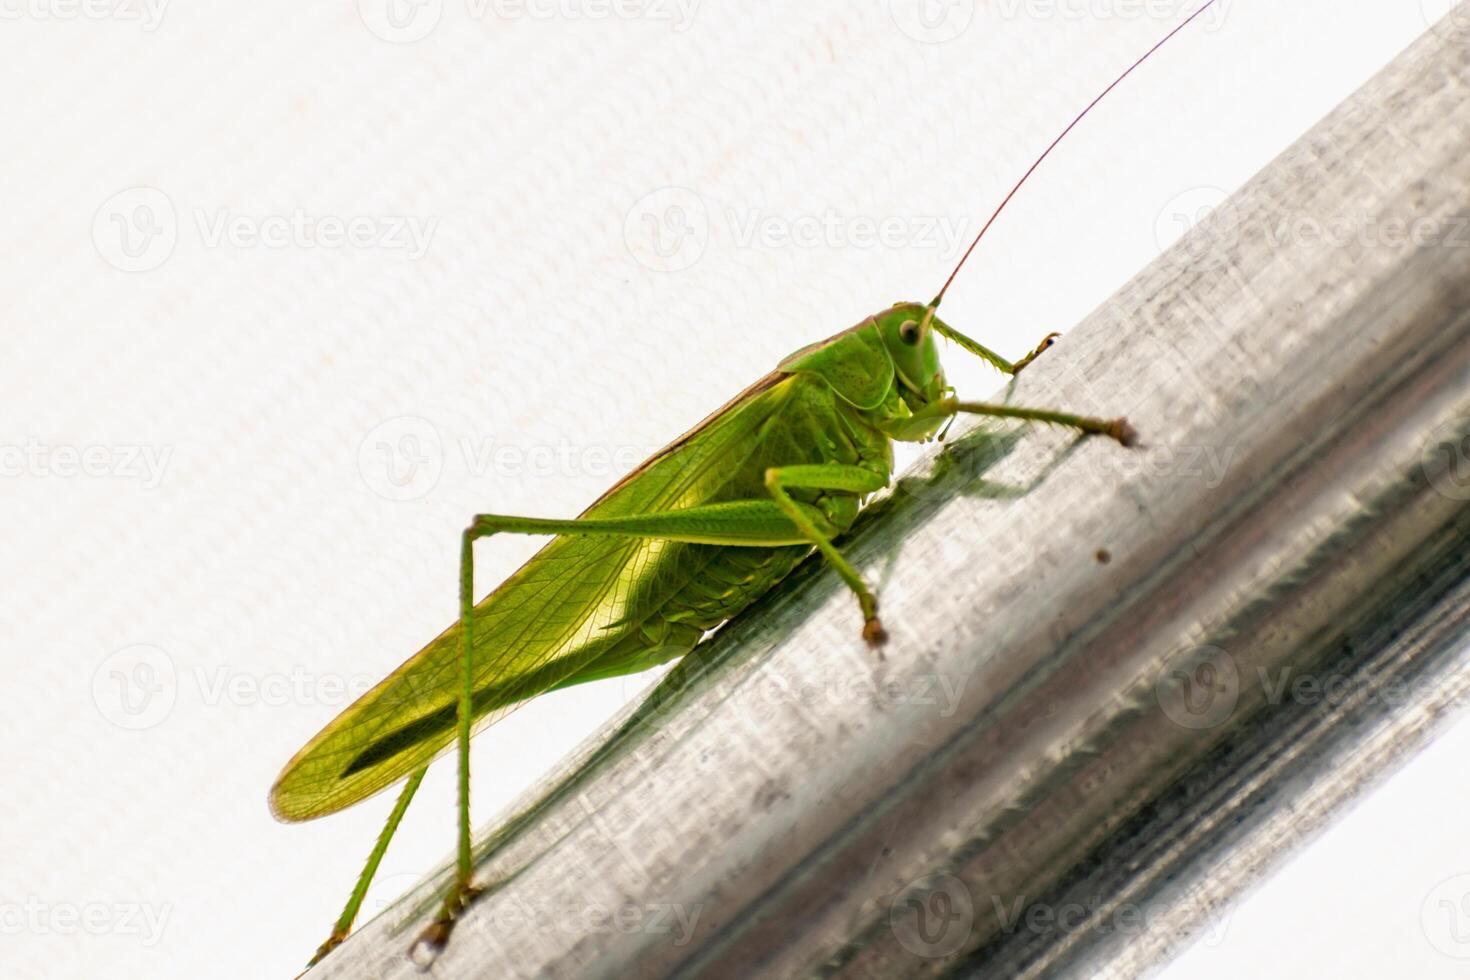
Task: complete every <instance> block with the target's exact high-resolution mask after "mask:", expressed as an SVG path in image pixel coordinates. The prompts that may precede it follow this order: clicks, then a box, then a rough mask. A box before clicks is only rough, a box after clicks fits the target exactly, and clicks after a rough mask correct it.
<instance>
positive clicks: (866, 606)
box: [766, 463, 888, 646]
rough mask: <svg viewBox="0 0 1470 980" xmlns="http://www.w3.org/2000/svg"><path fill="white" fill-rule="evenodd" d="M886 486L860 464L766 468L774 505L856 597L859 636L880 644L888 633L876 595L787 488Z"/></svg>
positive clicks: (870, 489)
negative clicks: (860, 626)
mask: <svg viewBox="0 0 1470 980" xmlns="http://www.w3.org/2000/svg"><path fill="white" fill-rule="evenodd" d="M887 485H888V480H887V479H885V478H884V477H883V475H882V474H880V473H875V472H873V471H872V470H866V469H863V468H862V467H861V466H843V465H841V464H837V463H814V464H808V465H803V466H777V467H773V468H771V469H768V470H766V489H767V490H769V491H770V493H771V496H772V497H774V498H775V500H776V504H777V505H778V506H779V507H780V508H781V510H782V512H783V513H785V514H786V515H787V516H788V517H790V518H791V522H792V523H793V524H795V525H796V526H797V527H798V528H800V529H801V533H802V534H803V535H804V536H805V537H806V539H807V540H808V541H809V542H810V543H812V544H814V545H816V546H817V550H819V551H820V552H821V553H822V556H823V557H824V558H826V559H827V561H829V562H831V564H832V567H833V568H834V569H835V570H836V571H837V574H838V575H839V576H841V578H842V581H843V582H845V583H847V587H848V588H849V589H851V590H852V591H853V594H854V595H856V596H857V599H858V606H859V607H860V608H861V609H862V611H863V639H865V640H867V641H868V643H869V644H871V645H872V646H880V645H881V644H882V643H883V642H884V641H885V640H887V639H888V634H887V633H886V632H884V630H883V624H882V622H880V621H879V619H878V597H877V596H876V595H874V594H873V590H872V589H870V588H868V584H867V583H866V582H864V581H863V577H862V576H861V575H859V574H858V571H857V569H855V568H853V567H852V565H851V564H850V563H849V562H848V560H847V559H846V558H844V557H842V552H840V551H838V550H837V547H836V546H835V545H834V544H832V538H831V536H830V535H828V534H826V533H824V530H823V529H822V528H820V527H818V526H817V523H816V522H815V521H813V520H812V519H811V518H810V517H809V516H808V513H807V511H805V510H803V509H802V507H801V505H800V504H798V503H797V501H796V500H795V498H793V497H792V496H791V494H790V492H789V491H790V489H792V488H801V489H807V490H829V491H836V492H839V493H847V494H853V495H864V494H869V493H874V492H875V491H878V490H882V489H883V488H884V487H886V486H887Z"/></svg>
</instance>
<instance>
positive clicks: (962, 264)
mask: <svg viewBox="0 0 1470 980" xmlns="http://www.w3.org/2000/svg"><path fill="white" fill-rule="evenodd" d="M1214 5H1215V0H1207V2H1206V3H1205V5H1204V6H1203V7H1200V8H1199V9H1198V10H1196V11H1195V12H1194V13H1192V14H1190V15H1189V16H1188V17H1186V18H1185V19H1184V21H1183V22H1182V23H1180V24H1179V26H1177V27H1175V28H1174V29H1173V30H1172V31H1170V32H1169V33H1168V34H1166V35H1165V36H1164V39H1163V40H1161V41H1160V42H1159V43H1158V44H1155V45H1154V46H1153V47H1151V48H1149V49H1148V51H1147V52H1145V53H1144V55H1143V57H1142V58H1139V59H1138V60H1137V61H1135V62H1134V63H1133V64H1131V65H1129V66H1128V70H1127V71H1125V72H1123V74H1121V75H1119V76H1118V77H1117V78H1115V79H1113V84H1111V85H1109V86H1108V87H1107V88H1105V89H1103V90H1102V92H1101V93H1100V94H1099V95H1098V97H1097V98H1095V99H1093V100H1092V101H1091V102H1089V103H1088V104H1087V108H1086V109H1083V110H1082V111H1081V112H1079V113H1078V114H1077V118H1076V119H1073V120H1072V121H1071V122H1070V123H1068V124H1067V128H1066V129H1064V130H1062V132H1061V134H1060V135H1058V136H1057V138H1056V139H1054V140H1052V141H1051V145H1050V146H1048V147H1047V148H1046V149H1045V150H1043V151H1042V152H1041V156H1039V157H1037V158H1036V162H1035V163H1033V164H1031V168H1030V169H1029V170H1027V171H1026V172H1025V173H1024V174H1022V175H1021V179H1020V180H1018V181H1016V186H1014V187H1012V188H1011V191H1010V193H1009V194H1007V195H1006V196H1005V199H1004V200H1003V201H1001V202H1000V207H998V208H996V209H995V211H994V213H992V214H991V215H990V219H989V220H988V221H986V222H985V225H984V227H982V228H981V229H980V234H978V235H976V236H975V240H974V241H973V242H971V243H970V247H969V248H967V249H965V254H964V255H962V256H961V257H960V262H959V265H956V266H955V267H954V271H953V272H951V273H950V274H949V278H948V279H946V280H944V286H943V288H941V289H940V290H939V295H937V296H935V297H934V301H933V302H932V303H930V304H929V307H930V309H931V310H932V309H933V308H934V307H936V306H938V305H939V301H940V300H942V299H944V294H945V293H946V292H948V291H949V287H950V286H951V285H952V284H953V283H954V280H955V277H956V276H958V275H959V274H960V270H961V269H963V268H964V267H965V262H966V261H967V260H968V259H969V258H970V253H971V252H973V251H975V246H976V245H979V244H980V239H982V238H984V237H985V233H986V232H987V231H989V230H990V226H991V225H993V224H995V219H996V218H999V217H1000V213H1001V212H1002V211H1004V210H1005V209H1006V205H1007V204H1010V203H1011V198H1013V197H1015V196H1016V192H1017V191H1019V190H1020V189H1021V185H1023V184H1025V183H1026V181H1027V180H1029V179H1030V178H1031V175H1032V174H1034V173H1035V172H1036V168H1037V167H1039V166H1041V162H1042V161H1043V160H1045V159H1046V158H1047V157H1048V156H1050V155H1051V151H1052V150H1055V149H1056V148H1057V144H1058V143H1060V142H1061V141H1062V140H1064V139H1066V138H1067V134H1068V133H1070V132H1071V131H1072V130H1073V129H1075V128H1076V126H1077V124H1078V123H1080V122H1081V121H1082V120H1083V119H1085V118H1086V117H1087V114H1088V113H1089V112H1091V111H1092V110H1093V109H1094V108H1096V107H1097V104H1098V103H1099V102H1101V101H1102V100H1103V99H1105V98H1107V95H1108V93H1109V92H1111V91H1112V90H1113V89H1115V88H1117V87H1118V86H1119V85H1120V84H1122V82H1123V79H1125V78H1127V77H1128V76H1129V75H1131V74H1133V70H1134V69H1135V68H1137V67H1138V66H1139V65H1141V64H1143V63H1144V62H1145V61H1147V60H1148V59H1149V58H1151V57H1152V56H1153V53H1154V52H1155V51H1157V50H1159V48H1162V47H1163V46H1164V45H1165V44H1168V43H1169V40H1170V38H1172V37H1173V36H1174V35H1175V34H1178V33H1179V32H1180V31H1182V30H1184V29H1185V28H1186V27H1188V26H1189V25H1190V24H1191V23H1192V22H1193V21H1194V19H1195V18H1196V17H1198V16H1199V15H1200V14H1202V13H1204V12H1205V11H1206V10H1209V9H1210V8H1211V7H1213V6H1214ZM926 319H927V318H926Z"/></svg>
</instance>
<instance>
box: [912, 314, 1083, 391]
mask: <svg viewBox="0 0 1470 980" xmlns="http://www.w3.org/2000/svg"><path fill="white" fill-rule="evenodd" d="M937 305H938V301H937V300H936V301H935V302H934V303H931V304H929V306H927V307H926V308H925V309H924V320H923V323H922V325H921V330H928V329H929V328H930V327H931V326H932V327H933V329H934V330H935V331H936V332H937V333H938V334H939V335H940V336H941V337H945V338H948V339H949V340H951V341H953V342H954V343H956V344H958V345H959V346H960V347H962V348H963V349H965V350H966V351H968V352H970V353H971V354H974V355H975V356H976V357H978V358H980V359H981V360H982V361H986V362H987V363H989V364H991V365H992V366H994V367H996V368H998V369H999V370H1001V371H1004V372H1005V373H1006V374H1009V375H1012V376H1015V375H1017V374H1020V373H1021V371H1022V369H1024V368H1025V367H1026V365H1028V364H1030V363H1031V362H1032V361H1034V360H1036V359H1037V358H1038V357H1040V356H1041V354H1042V352H1043V351H1045V350H1047V349H1048V348H1050V347H1051V345H1052V344H1055V343H1056V342H1057V338H1058V337H1060V336H1061V334H1059V333H1056V332H1053V333H1049V334H1047V335H1046V336H1045V337H1043V338H1041V343H1039V344H1037V345H1036V349H1035V350H1033V351H1032V352H1031V353H1029V354H1027V355H1026V356H1025V357H1023V358H1021V359H1020V360H1019V361H1016V362H1015V363H1014V364H1013V363H1011V362H1010V361H1008V360H1006V359H1005V358H1004V357H1001V356H1000V355H999V354H997V353H996V352H995V351H993V350H991V349H990V348H989V347H986V346H985V345H984V344H982V343H980V342H979V341H978V340H975V339H973V338H971V337H967V336H965V335H964V334H962V333H960V332H959V331H958V330H956V329H955V328H954V327H951V326H950V325H949V324H947V323H945V322H944V321H943V320H940V319H938V318H937V317H935V316H934V310H935V309H936V307H937Z"/></svg>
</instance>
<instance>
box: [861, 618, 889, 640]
mask: <svg viewBox="0 0 1470 980" xmlns="http://www.w3.org/2000/svg"><path fill="white" fill-rule="evenodd" d="M863 639H864V640H867V641H868V646H870V647H881V646H882V645H883V644H885V643H887V642H888V631H887V630H885V629H884V628H883V624H882V623H881V622H879V621H878V617H877V616H872V617H869V618H868V620H867V621H866V622H864V623H863Z"/></svg>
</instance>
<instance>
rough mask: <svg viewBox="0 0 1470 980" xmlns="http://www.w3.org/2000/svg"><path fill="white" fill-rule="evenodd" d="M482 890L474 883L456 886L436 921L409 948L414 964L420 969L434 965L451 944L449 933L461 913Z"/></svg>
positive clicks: (426, 927)
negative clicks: (445, 948)
mask: <svg viewBox="0 0 1470 980" xmlns="http://www.w3.org/2000/svg"><path fill="white" fill-rule="evenodd" d="M482 891H484V889H482V888H476V887H474V886H473V885H457V886H456V887H455V889H454V891H453V892H452V893H451V894H450V896H449V898H447V899H446V900H445V902H444V907H443V908H442V909H440V910H439V914H438V915H437V916H436V917H435V918H434V921H433V922H431V923H429V924H428V925H427V926H425V927H424V931H423V932H421V933H419V937H418V938H417V939H415V940H414V941H413V945H412V946H410V947H409V948H408V958H409V959H410V960H412V961H413V964H414V966H416V967H418V968H419V969H420V970H427V969H429V967H431V966H433V965H434V961H435V960H437V959H438V958H439V954H441V953H443V952H444V947H445V946H447V945H449V935H450V933H452V932H453V931H454V924H455V923H456V922H457V921H459V915H460V913H461V912H463V911H464V910H465V909H466V908H467V907H468V906H469V904H470V903H471V902H473V901H474V900H475V899H476V898H477V897H479V895H480V893H481V892H482Z"/></svg>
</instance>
